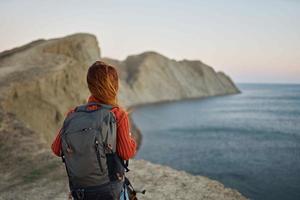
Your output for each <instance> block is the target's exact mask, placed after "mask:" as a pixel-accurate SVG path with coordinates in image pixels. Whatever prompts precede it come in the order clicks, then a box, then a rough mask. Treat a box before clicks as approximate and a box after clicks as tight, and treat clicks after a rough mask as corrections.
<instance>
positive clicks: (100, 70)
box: [87, 61, 119, 106]
mask: <svg viewBox="0 0 300 200" xmlns="http://www.w3.org/2000/svg"><path fill="white" fill-rule="evenodd" d="M87 84H88V88H89V90H90V92H91V94H92V95H93V96H94V97H95V98H96V99H97V100H99V101H100V102H101V103H104V104H110V105H114V106H117V105H118V100H117V93H118V89H119V78H118V73H117V70H116V69H115V68H114V67H113V66H111V65H109V64H106V63H105V62H102V61H96V62H95V63H94V64H93V65H92V66H90V68H89V69H88V73H87Z"/></svg>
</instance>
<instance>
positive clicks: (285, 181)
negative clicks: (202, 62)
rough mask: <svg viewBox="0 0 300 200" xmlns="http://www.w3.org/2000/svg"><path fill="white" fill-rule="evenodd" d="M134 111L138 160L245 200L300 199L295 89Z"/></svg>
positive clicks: (272, 88) (249, 88) (252, 90)
mask: <svg viewBox="0 0 300 200" xmlns="http://www.w3.org/2000/svg"><path fill="white" fill-rule="evenodd" d="M238 86H239V88H240V89H241V90H242V94H238V95H231V96H223V97H211V98H207V99H202V100H188V101H181V102H174V103H166V104H159V105H148V106H144V107H141V108H138V109H136V110H135V111H134V113H133V119H134V121H135V122H136V124H137V125H138V126H139V128H140V129H141V130H142V133H143V143H142V146H141V149H140V151H139V153H138V155H137V157H138V158H143V159H146V160H150V161H152V162H154V163H160V164H165V165H169V166H172V167H173V168H176V169H182V170H185V171H188V172H190V173H193V174H199V175H204V176H208V177H210V178H212V179H216V180H219V181H220V182H222V183H223V184H224V185H225V186H228V187H232V188H236V189H238V190H239V191H240V192H241V193H242V194H243V195H245V196H246V197H248V198H251V199H259V200H268V199H278V200H279V199H280V200H282V199H284V200H289V199H295V200H296V199H297V200H298V199H300V85H266V84H240V85H238Z"/></svg>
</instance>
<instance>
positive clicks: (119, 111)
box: [111, 106, 128, 121]
mask: <svg viewBox="0 0 300 200" xmlns="http://www.w3.org/2000/svg"><path fill="white" fill-rule="evenodd" d="M111 111H112V112H113V113H114V114H115V116H116V118H117V121H120V120H122V119H123V118H127V117H128V112H127V111H126V109H125V108H123V107H120V106H116V107H113V108H112V109H111Z"/></svg>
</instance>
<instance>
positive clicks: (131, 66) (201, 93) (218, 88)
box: [103, 52, 239, 106]
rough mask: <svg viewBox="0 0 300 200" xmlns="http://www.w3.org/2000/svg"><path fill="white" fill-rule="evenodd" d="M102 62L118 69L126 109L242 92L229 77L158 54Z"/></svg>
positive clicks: (107, 59)
mask: <svg viewBox="0 0 300 200" xmlns="http://www.w3.org/2000/svg"><path fill="white" fill-rule="evenodd" d="M103 60H105V61H106V62H108V63H111V64H112V65H114V66H117V67H118V69H119V72H120V74H121V77H122V79H121V87H122V90H120V100H121V101H122V103H123V104H124V105H126V106H132V105H137V104H145V103H153V102H158V101H172V100H180V99H186V98H199V97H208V96H216V95H225V94H234V93H238V92H239V90H238V88H237V87H236V86H235V85H234V83H233V82H232V80H231V79H230V78H229V77H228V76H226V75H225V74H224V73H223V72H215V71H214V69H213V68H212V67H210V66H208V65H206V64H204V63H202V62H201V61H189V60H182V61H175V60H172V59H169V58H167V57H165V56H163V55H160V54H158V53H155V52H145V53H142V54H139V55H134V56H129V57H127V58H126V59H125V60H124V61H117V60H113V59H110V58H104V59H103ZM187 77H188V78H187Z"/></svg>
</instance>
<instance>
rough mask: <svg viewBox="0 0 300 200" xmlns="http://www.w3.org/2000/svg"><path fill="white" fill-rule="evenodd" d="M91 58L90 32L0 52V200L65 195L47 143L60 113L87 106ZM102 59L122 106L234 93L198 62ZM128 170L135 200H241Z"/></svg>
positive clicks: (145, 167)
mask: <svg viewBox="0 0 300 200" xmlns="http://www.w3.org/2000/svg"><path fill="white" fill-rule="evenodd" d="M98 59H100V49H99V47H98V42H97V39H96V38H95V36H93V35H90V34H75V35H71V36H67V37H64V38H59V39H52V40H38V41H35V42H32V43H30V44H27V45H25V46H22V47H19V48H15V49H12V50H9V51H5V52H2V53H0V151H1V156H0V176H1V180H0V199H24V198H25V199H26V198H27V197H28V198H27V199H60V198H61V197H63V196H65V194H66V190H67V187H66V182H65V181H63V180H66V177H65V173H64V168H63V166H62V164H60V162H59V159H58V158H55V157H54V156H52V155H51V152H50V150H49V142H50V141H51V140H52V139H53V137H54V134H55V132H56V131H57V129H58V128H59V127H60V125H61V123H62V120H63V118H64V115H65V113H66V111H67V110H68V109H69V108H71V107H73V106H75V105H78V104H80V103H84V102H86V98H87V97H88V94H89V92H88V90H87V85H86V81H85V75H86V72H87V69H88V66H90V65H91V64H92V63H93V62H94V61H95V60H98ZM105 60H106V61H108V62H111V63H113V64H115V65H116V66H117V68H118V70H119V72H120V76H121V90H120V92H121V93H120V96H119V99H120V101H121V103H122V105H124V107H129V106H134V105H138V104H144V103H152V102H157V101H170V100H178V99H183V98H194V97H206V96H213V95H224V94H232V93H236V92H238V89H237V88H236V87H235V85H234V84H233V83H232V81H231V80H230V78H229V77H227V76H226V75H224V74H223V73H216V72H214V70H213V69H212V68H211V67H209V66H207V65H205V64H203V63H201V62H200V61H187V60H184V61H175V60H170V59H168V58H166V57H164V56H162V55H159V54H157V53H153V52H146V53H143V54H141V55H136V56H129V57H128V58H127V59H126V60H125V61H123V62H121V61H116V60H112V59H105ZM136 130H138V129H136ZM135 135H136V137H137V136H138V134H135ZM132 168H134V169H135V172H136V173H134V174H130V176H132V179H133V182H135V183H137V185H140V184H142V183H143V185H144V186H145V187H146V189H147V188H148V189H149V193H148V194H147V195H146V196H145V197H141V199H202V198H204V199H244V197H243V196H241V195H240V194H239V193H238V192H237V191H235V190H231V189H226V188H224V187H223V186H222V184H220V183H218V182H216V181H212V180H209V179H207V178H204V177H201V176H192V175H189V174H188V173H185V172H178V171H176V170H173V169H171V168H169V167H165V166H160V165H153V164H151V163H149V162H146V161H139V160H134V161H133V163H132ZM182 188H184V189H182ZM196 191H199V192H200V193H201V194H200V196H198V195H199V194H196ZM187 193H189V195H187ZM193 195H194V196H193ZM198 197H199V198H198ZM200 197H201V198H200Z"/></svg>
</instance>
